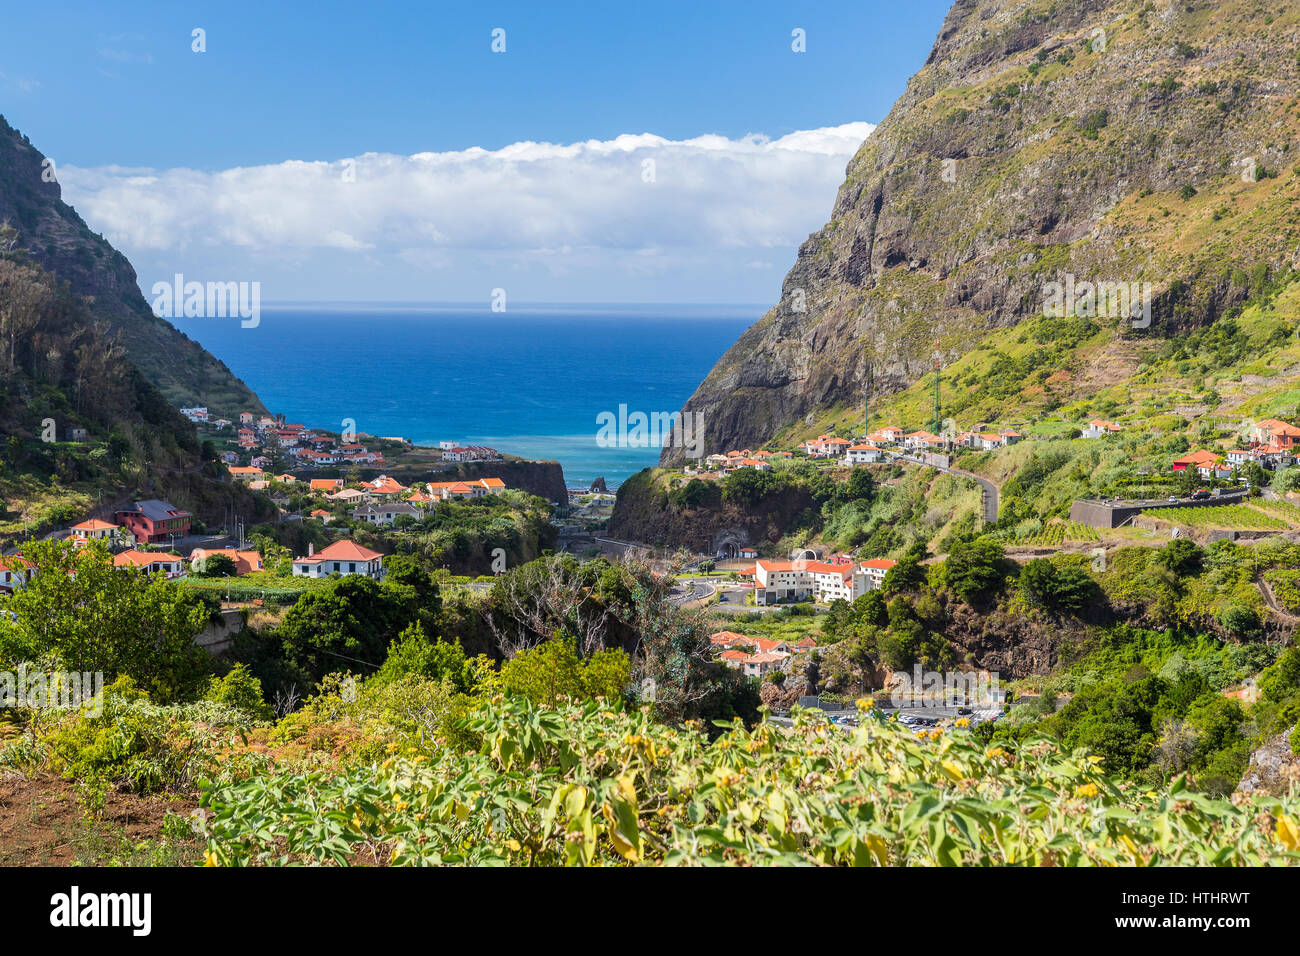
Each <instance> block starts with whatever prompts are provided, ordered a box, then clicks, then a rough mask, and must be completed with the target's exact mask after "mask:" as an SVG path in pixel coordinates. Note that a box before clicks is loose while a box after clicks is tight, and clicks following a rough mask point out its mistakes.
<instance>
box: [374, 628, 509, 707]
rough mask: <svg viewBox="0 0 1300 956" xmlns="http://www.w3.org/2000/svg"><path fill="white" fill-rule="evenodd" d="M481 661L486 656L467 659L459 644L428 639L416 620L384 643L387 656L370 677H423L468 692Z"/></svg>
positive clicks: (475, 682)
mask: <svg viewBox="0 0 1300 956" xmlns="http://www.w3.org/2000/svg"><path fill="white" fill-rule="evenodd" d="M482 660H486V658H483V659H476V660H470V659H469V658H468V657H466V656H465V651H464V649H463V648H462V647H461V646H460V645H459V644H456V643H451V642H449V641H444V640H443V639H442V638H439V639H438V640H437V641H430V640H429V638H428V636H427V635H426V634H425V633H424V627H423V626H421V625H420V624H419V623H418V622H417V623H415V624H412V625H410V626H409V627H407V628H406V630H404V631H402V633H401V634H399V635H398V636H397V640H395V641H393V643H392V644H390V645H389V646H388V657H387V658H385V660H384V664H383V666H382V667H381V668H379V672H378V673H377V674H376V675H375V677H374V680H376V681H378V682H380V683H387V682H391V681H396V680H401V679H403V678H405V677H424V678H428V679H430V680H435V681H448V682H449V683H450V684H451V686H452V689H453V690H455V691H457V692H458V693H462V694H469V693H473V691H474V690H475V689H476V688H477V686H478V684H479V680H480V674H481V671H482V665H481V661H482Z"/></svg>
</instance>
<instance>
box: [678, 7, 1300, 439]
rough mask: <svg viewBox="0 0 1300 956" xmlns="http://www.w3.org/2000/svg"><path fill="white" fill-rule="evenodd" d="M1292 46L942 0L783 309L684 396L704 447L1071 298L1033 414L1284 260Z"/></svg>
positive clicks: (1294, 242) (1164, 24) (1297, 179)
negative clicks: (937, 21) (1074, 322)
mask: <svg viewBox="0 0 1300 956" xmlns="http://www.w3.org/2000/svg"><path fill="white" fill-rule="evenodd" d="M1298 44H1300V8H1297V7H1296V6H1295V5H1277V6H1269V5H1263V4H1258V3H1256V2H1253V0H1191V2H1176V3H1169V2H1167V0H1161V2H1159V3H1155V2H1149V0H1080V2H1076V3H1071V4H1066V3H1061V2H1059V0H1050V2H1049V0H1032V2H1028V3H1026V2H1023V0H958V2H957V3H955V4H954V5H953V7H952V8H951V10H950V11H949V13H948V15H947V17H946V18H945V20H944V23H943V26H942V28H941V30H940V32H939V36H938V39H937V40H936V41H935V44H934V47H933V49H932V50H931V52H930V55H929V57H928V58H927V59H926V62H925V64H924V65H923V66H922V67H921V69H920V70H919V71H918V72H917V73H916V75H915V76H913V77H912V78H911V80H910V81H909V82H908V84H907V88H906V91H905V92H904V93H903V95H902V96H901V97H900V99H899V100H898V101H897V103H895V105H894V106H893V108H892V109H891V110H890V112H889V115H888V116H887V117H885V119H884V120H883V121H882V122H881V123H880V125H879V126H878V127H877V128H876V129H875V130H874V132H873V133H872V134H871V136H869V137H868V139H867V140H866V142H865V143H864V144H863V145H862V147H861V148H860V149H859V151H858V153H857V154H856V155H855V156H854V157H853V159H852V160H851V161H850V162H849V164H848V167H847V169H846V176H845V181H844V184H843V185H842V186H841V187H840V190H839V194H838V196H837V197H836V200H835V205H834V208H833V209H832V211H831V216H830V219H829V221H828V222H827V224H826V226H825V227H823V228H822V229H821V230H819V231H818V232H816V233H814V234H813V235H812V236H810V237H809V239H808V240H807V241H806V242H805V243H803V245H802V246H801V247H800V249H799V252H798V257H797V260H796V262H795V264H794V266H793V268H791V270H790V272H789V273H788V275H787V276H786V278H785V281H784V283H783V285H782V295H781V300H780V302H779V303H778V304H777V305H775V306H774V307H773V308H772V309H771V310H770V311H769V312H767V313H766V314H765V315H764V316H763V317H762V318H761V319H760V320H759V321H758V322H757V323H755V324H754V325H753V326H752V327H751V328H750V329H748V330H747V331H746V332H745V333H744V334H743V335H742V336H741V338H740V340H739V341H738V342H737V343H736V344H735V345H734V346H733V347H732V348H731V349H730V350H729V351H728V352H727V353H726V354H725V355H724V356H723V357H722V359H721V360H720V361H719V362H718V364H717V366H716V367H715V368H714V369H713V370H712V371H711V372H710V373H709V375H708V377H707V378H706V379H705V380H704V382H703V383H702V384H701V385H700V386H699V388H698V389H697V390H696V392H695V394H694V395H693V396H692V397H691V398H690V399H689V401H688V402H687V403H686V406H685V408H684V411H686V412H699V413H701V414H702V415H703V422H704V427H705V434H706V442H705V447H706V452H707V453H712V452H717V451H726V450H728V449H731V448H740V447H745V446H751V447H758V446H759V445H761V444H762V443H763V442H765V441H768V440H769V439H771V438H773V437H774V436H777V435H778V434H779V435H781V436H782V438H793V437H797V436H798V435H799V434H801V433H803V432H806V431H809V430H813V429H815V428H817V427H820V426H824V425H825V424H826V423H827V417H828V412H830V411H834V410H839V411H840V412H842V413H843V414H842V415H841V416H840V419H839V420H840V421H842V422H844V423H850V424H851V423H853V422H856V421H860V414H861V413H860V409H861V402H862V394H863V388H864V385H865V381H866V375H867V369H868V367H870V369H871V377H872V389H873V396H879V397H882V398H888V397H889V396H891V395H897V394H898V393H900V392H902V391H903V390H904V389H907V388H908V387H909V386H912V387H913V388H915V387H916V386H917V383H918V382H919V381H920V380H921V379H922V378H923V377H925V375H926V373H927V371H929V370H930V369H931V368H932V363H933V362H934V360H935V358H936V357H937V358H938V360H939V362H940V363H941V365H942V366H944V367H947V366H948V365H949V364H950V363H953V362H955V361H956V360H958V359H959V358H960V357H962V356H965V355H967V354H969V353H970V352H971V351H972V350H973V349H975V348H977V347H978V346H980V345H981V343H984V342H986V341H991V337H996V336H997V335H998V333H999V331H1000V330H1001V331H1002V332H1003V333H1005V330H1007V329H1012V328H1014V327H1016V326H1018V325H1020V324H1022V323H1026V322H1027V321H1029V320H1037V321H1038V322H1039V323H1040V324H1041V323H1042V321H1043V316H1044V314H1045V311H1048V308H1049V307H1050V308H1051V309H1053V310H1055V311H1056V313H1057V314H1068V313H1069V312H1070V311H1071V310H1070V309H1069V308H1068V307H1067V308H1059V307H1060V306H1074V307H1075V308H1074V313H1075V314H1077V315H1080V316H1084V317H1086V318H1087V320H1088V321H1089V322H1095V323H1096V324H1097V325H1098V326H1099V327H1100V328H1101V329H1102V332H1103V337H1104V339H1105V341H1104V343H1102V344H1101V345H1100V346H1099V345H1098V343H1097V342H1096V341H1095V339H1093V338H1091V332H1088V331H1087V330H1085V332H1084V333H1082V334H1076V333H1078V330H1077V329H1076V330H1067V331H1068V334H1067V335H1066V336H1065V337H1064V338H1065V339H1066V340H1065V341H1054V340H1053V332H1052V331H1051V329H1050V328H1048V329H1047V330H1046V331H1043V330H1041V329H1040V331H1039V332H1038V333H1036V334H1038V335H1039V340H1040V342H1041V343H1042V345H1043V346H1044V348H1045V349H1046V350H1047V351H1049V352H1050V351H1053V350H1055V351H1056V352H1059V353H1065V352H1068V350H1069V349H1070V348H1072V343H1071V341H1069V340H1070V339H1071V338H1073V339H1089V340H1090V342H1091V346H1092V351H1091V353H1090V357H1089V360H1088V361H1087V362H1082V363H1076V366H1078V367H1074V368H1068V369H1062V370H1061V371H1062V375H1061V377H1059V378H1056V379H1053V377H1052V376H1049V375H1047V374H1046V373H1045V374H1044V375H1043V376H1042V377H1043V378H1044V380H1045V381H1046V386H1045V387H1040V388H1038V392H1039V394H1040V395H1041V396H1042V400H1041V403H1040V408H1039V410H1041V409H1042V408H1047V409H1049V410H1050V409H1051V408H1053V407H1059V406H1060V405H1061V404H1063V403H1065V402H1069V401H1077V400H1080V399H1086V398H1087V397H1088V396H1089V395H1090V394H1092V393H1093V392H1095V391H1096V390H1097V389H1098V388H1100V387H1103V386H1105V385H1109V384H1114V383H1115V382H1117V381H1123V380H1124V379H1125V378H1126V377H1127V376H1129V375H1130V374H1133V373H1135V372H1136V370H1137V369H1138V367H1139V366H1140V364H1141V363H1142V361H1143V360H1144V358H1145V357H1146V356H1148V355H1150V354H1151V353H1152V352H1153V351H1154V350H1158V349H1159V348H1160V347H1162V346H1163V345H1164V344H1166V343H1168V342H1169V341H1170V340H1176V339H1178V338H1179V337H1181V336H1183V335H1184V334H1186V333H1187V332H1189V331H1192V330H1195V329H1198V328H1204V327H1207V326H1210V325H1212V324H1213V323H1215V322H1216V321H1218V320H1220V319H1221V318H1223V317H1224V315H1225V313H1229V312H1235V311H1237V310H1238V307H1240V306H1241V305H1242V304H1243V303H1245V302H1246V301H1247V300H1249V299H1251V298H1252V297H1255V296H1257V295H1258V294H1260V293H1261V292H1263V291H1267V290H1268V288H1269V287H1270V284H1271V283H1276V282H1278V281H1279V280H1280V279H1282V278H1284V277H1286V276H1288V275H1290V274H1291V273H1293V272H1294V271H1295V270H1296V269H1297V268H1300V151H1298V150H1297V149H1296V148H1295V145H1296V141H1297V133H1298V132H1300V98H1298V96H1297V91H1298V90H1300V56H1298V55H1297V53H1296V50H1297V45H1298ZM1083 283H1094V284H1095V283H1107V284H1113V285H1109V287H1108V288H1107V289H1106V290H1105V291H1106V294H1104V295H1102V296H1101V297H1100V300H1099V299H1097V298H1090V297H1088V296H1087V295H1083V294H1082V290H1083V289H1085V288H1087V287H1086V286H1084V285H1083ZM1119 283H1122V284H1123V285H1122V286H1120V285H1118V284H1119ZM1054 284H1055V285H1054ZM1063 291H1068V292H1079V293H1081V294H1080V295H1079V296H1077V297H1074V298H1070V297H1069V296H1068V294H1067V295H1062V294H1061V293H1062V292H1063ZM1094 291H1095V290H1094ZM1130 291H1132V293H1133V297H1132V299H1131V300H1126V299H1125V295H1127V293H1129V292H1130ZM1054 299H1055V301H1053V300H1054ZM1062 300H1064V301H1062ZM1143 304H1145V305H1147V306H1148V307H1149V308H1148V309H1147V310H1146V311H1145V312H1144V311H1143V309H1142V305H1143ZM1134 313H1136V315H1134ZM1067 364H1068V363H1067ZM983 387H984V384H983V379H982V377H981V376H980V375H970V376H969V377H968V380H967V381H965V382H963V383H962V386H961V391H962V399H963V401H964V402H965V403H966V404H968V405H969V404H971V402H970V401H969V399H971V397H972V396H974V397H975V398H978V397H979V395H980V393H981V389H982V388H983ZM1054 387H1055V388H1054ZM1053 389H1054V390H1053ZM945 400H946V399H945ZM873 401H874V399H873ZM983 404H984V407H983V408H981V411H982V412H985V413H987V412H990V411H992V412H993V413H994V414H996V412H997V409H998V407H999V403H998V402H997V401H993V400H992V399H991V398H990V400H989V401H986V402H984V403H983ZM910 424H911V425H913V426H915V427H919V426H921V425H924V424H926V421H925V420H924V419H922V420H918V421H915V422H911V423H910ZM857 430H858V431H859V432H860V430H861V427H860V426H858V427H857ZM681 456H682V450H681V449H680V448H677V447H675V445H674V444H672V443H670V444H669V446H668V447H667V448H666V449H665V452H664V454H663V458H662V463H663V464H665V465H674V464H679V463H680V462H681Z"/></svg>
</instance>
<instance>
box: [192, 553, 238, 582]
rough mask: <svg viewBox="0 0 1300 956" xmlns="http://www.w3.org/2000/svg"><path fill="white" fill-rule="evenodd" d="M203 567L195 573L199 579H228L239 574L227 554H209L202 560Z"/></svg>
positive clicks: (232, 560)
mask: <svg viewBox="0 0 1300 956" xmlns="http://www.w3.org/2000/svg"><path fill="white" fill-rule="evenodd" d="M202 564H203V566H202V567H201V568H199V569H198V570H196V571H195V573H196V574H197V575H198V576H199V577H201V578H230V577H234V576H235V575H236V574H238V573H239V569H238V567H236V565H235V561H234V559H233V558H231V557H230V555H228V554H211V555H208V556H207V557H206V558H204V559H203V562H202Z"/></svg>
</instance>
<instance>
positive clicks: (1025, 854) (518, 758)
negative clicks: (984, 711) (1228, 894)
mask: <svg viewBox="0 0 1300 956" xmlns="http://www.w3.org/2000/svg"><path fill="white" fill-rule="evenodd" d="M468 726H469V728H470V729H472V731H473V733H474V735H476V736H477V737H478V739H480V740H481V741H482V744H481V746H480V747H479V748H478V749H477V750H476V751H474V752H471V753H463V752H459V751H458V750H456V749H454V748H444V749H441V750H439V751H435V752H434V753H433V756H432V757H431V758H426V757H423V756H417V757H414V758H409V759H408V758H401V759H398V758H393V759H389V760H386V761H384V762H383V763H382V764H379V765H367V766H357V767H355V768H352V769H350V770H347V771H344V772H341V773H339V772H321V773H305V774H292V773H290V774H269V775H258V776H254V777H252V778H250V779H248V780H245V781H243V782H239V783H233V784H227V785H222V786H218V787H215V788H212V789H209V790H207V791H206V792H205V793H204V797H203V802H204V803H205V805H206V806H207V807H208V808H210V810H211V811H212V812H211V816H210V817H209V818H208V826H209V830H208V850H207V857H206V858H207V862H208V863H209V864H211V865H221V864H226V865H248V864H258V863H273V864H274V863H280V864H283V863H295V862H301V863H312V862H324V863H330V862H332V863H339V864H343V863H352V862H372V861H377V862H389V863H394V864H492V863H498V864H510V865H548V864H576V865H585V864H614V865H620V864H628V863H647V864H658V863H666V864H678V865H680V864H706V863H730V864H760V865H761V864H846V865H899V864H910V865H1259V864H1265V863H1271V864H1294V863H1296V862H1300V829H1298V828H1300V796H1296V795H1292V796H1290V797H1288V798H1284V799H1277V798H1272V797H1262V796H1253V797H1243V796H1240V795H1239V796H1236V797H1234V799H1233V800H1231V801H1229V800H1213V799H1210V798H1208V797H1205V796H1203V795H1201V794H1197V793H1193V792H1190V791H1188V790H1186V789H1185V788H1184V787H1183V785H1182V783H1181V782H1175V784H1174V785H1173V786H1172V787H1171V788H1170V789H1169V790H1167V791H1165V792H1160V793H1157V792H1152V791H1141V790H1137V789H1133V788H1132V787H1129V786H1127V785H1120V784H1117V783H1115V782H1114V781H1112V780H1111V779H1110V778H1108V777H1107V776H1106V775H1105V774H1103V773H1102V772H1101V770H1100V769H1099V767H1098V763H1097V761H1096V760H1095V759H1094V758H1089V757H1087V756H1086V755H1085V754H1084V752H1083V751H1076V752H1074V753H1066V752H1063V751H1062V750H1060V749H1059V748H1058V747H1057V746H1056V745H1055V744H1054V743H1052V742H1050V741H1048V740H1035V741H1030V742H1026V743H1024V744H1023V745H1022V746H1020V747H1019V748H1018V749H1017V750H1016V751H1015V752H1014V753H1013V752H1010V751H1008V750H1007V749H1004V748H1002V747H993V748H990V749H985V747H984V745H982V744H980V743H979V742H978V741H977V740H976V739H975V738H974V737H973V736H972V735H971V734H970V733H969V732H968V731H966V730H964V729H955V730H952V731H948V732H943V733H940V732H938V731H932V732H931V733H930V734H929V735H926V736H924V737H916V736H913V735H912V734H911V733H910V732H909V731H906V730H905V729H903V728H902V727H900V726H898V725H897V724H894V723H892V722H880V721H874V720H869V721H866V722H864V724H863V726H862V727H860V728H857V729H854V730H844V729H842V728H831V727H829V726H828V725H827V724H826V723H825V722H824V719H823V718H822V717H821V716H820V715H819V714H817V713H815V712H803V713H799V714H798V715H797V717H796V723H795V727H794V729H793V730H790V731H786V730H783V729H782V728H779V727H776V726H774V725H772V724H766V723H765V724H761V725H759V726H758V727H757V728H755V729H754V730H753V731H747V730H745V729H744V728H743V727H742V726H741V725H740V724H739V723H736V724H734V725H733V726H732V728H731V729H730V730H729V732H727V733H725V734H723V735H722V736H720V737H718V738H717V739H715V740H713V741H710V740H709V739H708V737H707V736H706V735H705V734H704V733H703V732H702V731H701V730H700V729H699V728H698V727H687V728H685V729H680V730H678V729H673V728H670V727H667V726H664V725H662V724H659V723H656V722H655V721H654V720H653V719H652V718H651V717H650V716H649V715H648V714H647V713H645V712H640V711H632V712H618V711H613V710H608V709H604V707H603V705H602V704H600V703H599V702H596V703H591V704H587V705H585V706H578V705H573V704H567V705H562V706H560V707H558V708H556V709H543V708H538V707H535V706H534V705H532V704H531V703H529V702H528V701H525V700H521V699H518V698H515V699H509V698H507V699H504V700H503V699H500V698H498V699H494V700H493V701H491V702H489V703H486V704H485V705H483V706H482V707H481V708H480V709H479V710H478V711H477V712H476V713H474V714H473V715H471V716H470V717H469V718H468Z"/></svg>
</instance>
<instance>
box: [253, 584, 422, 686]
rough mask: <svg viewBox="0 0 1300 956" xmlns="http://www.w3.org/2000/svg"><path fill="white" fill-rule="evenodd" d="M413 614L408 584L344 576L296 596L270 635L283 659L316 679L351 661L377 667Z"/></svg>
mask: <svg viewBox="0 0 1300 956" xmlns="http://www.w3.org/2000/svg"><path fill="white" fill-rule="evenodd" d="M416 612H417V607H416V605H415V601H414V598H413V596H412V594H411V591H410V589H409V588H404V587H400V586H399V587H390V586H388V585H386V584H380V583H379V582H378V581H375V580H373V579H372V578H368V577H365V576H364V575H360V574H347V575H344V576H342V577H340V578H338V579H337V580H335V581H332V582H331V583H330V584H329V585H327V586H326V587H324V588H321V589H319V590H315V591H308V592H307V593H306V594H304V595H303V596H302V597H300V598H298V601H297V603H296V604H294V605H293V607H291V608H289V610H288V612H287V613H286V614H285V615H284V620H283V621H281V622H280V626H279V628H277V630H276V634H277V636H278V637H279V638H280V640H281V642H282V644H283V649H284V657H285V658H286V659H287V660H288V661H290V662H292V663H294V664H295V665H297V666H298V667H301V668H302V669H303V670H304V671H306V672H307V673H308V674H309V675H310V676H311V677H313V678H314V679H316V680H319V679H320V678H321V677H323V676H325V675H326V674H328V673H330V672H331V671H339V670H349V669H356V667H357V665H361V666H362V667H369V668H371V669H378V668H379V667H380V666H382V664H383V662H384V658H385V657H386V656H387V652H388V645H389V643H390V642H391V641H392V639H393V638H394V637H396V636H397V635H398V634H400V633H401V632H402V630H403V629H404V628H405V627H406V626H407V625H408V624H410V623H411V622H412V620H413V619H414V618H415V615H416Z"/></svg>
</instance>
